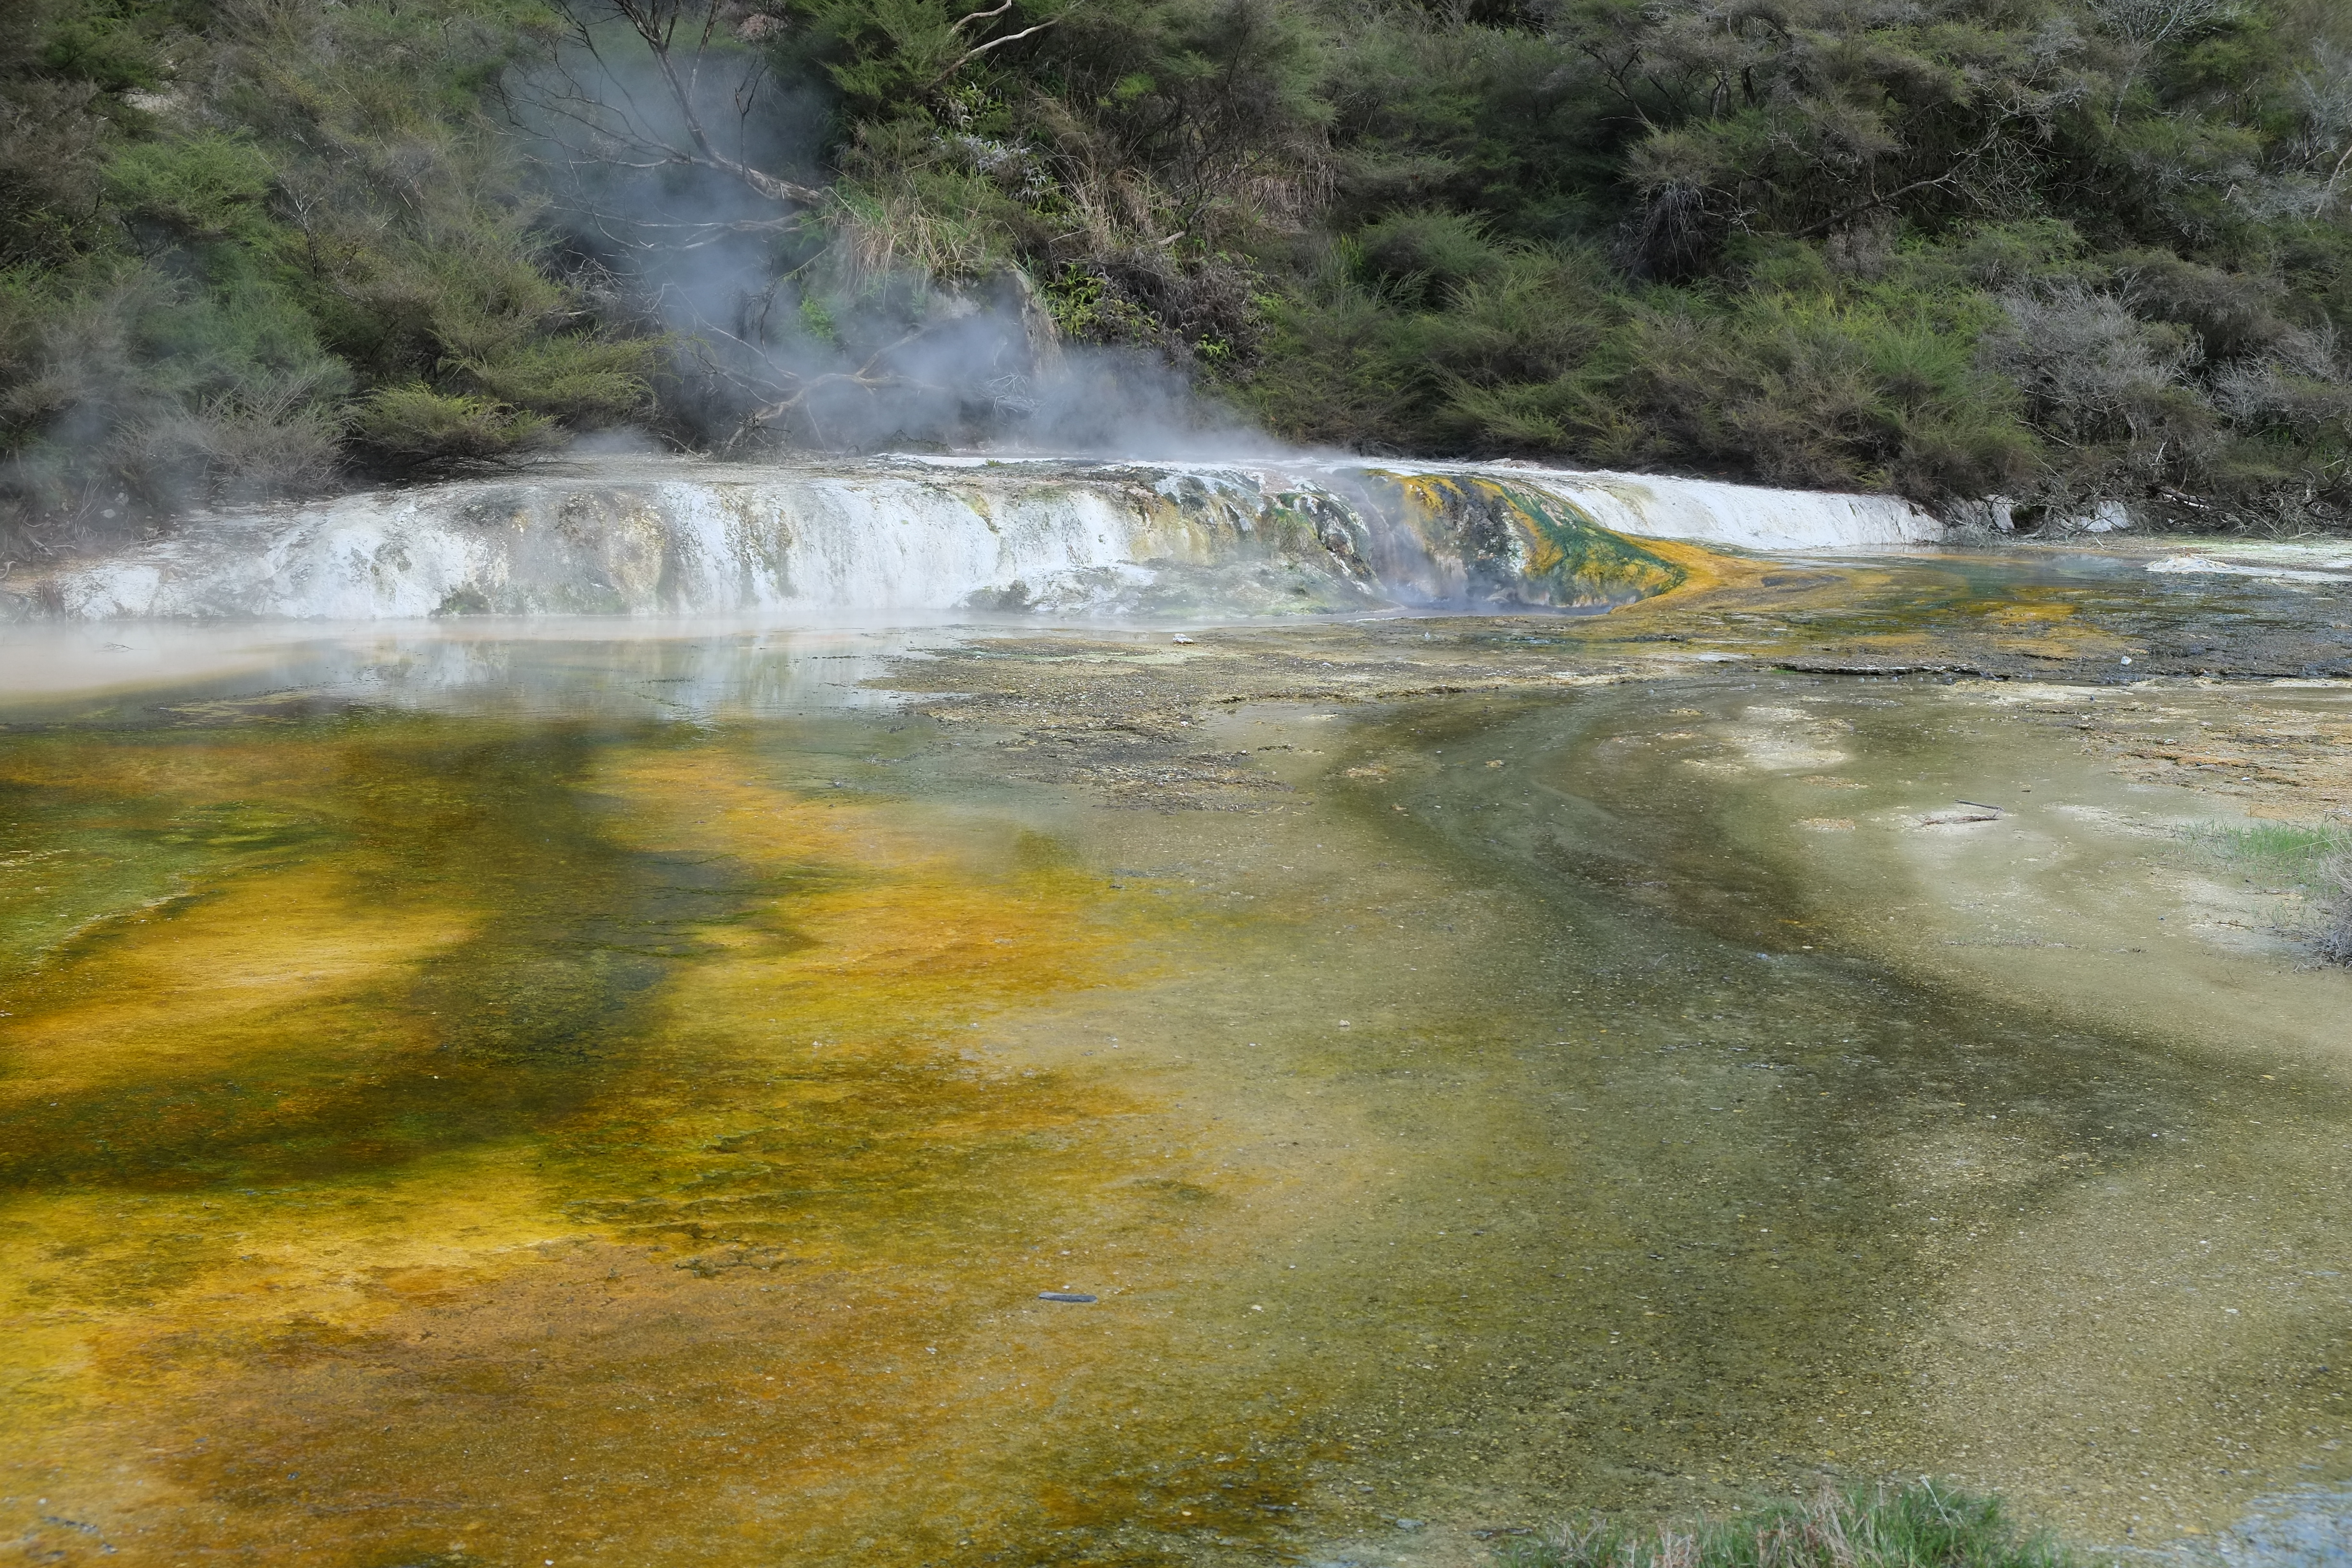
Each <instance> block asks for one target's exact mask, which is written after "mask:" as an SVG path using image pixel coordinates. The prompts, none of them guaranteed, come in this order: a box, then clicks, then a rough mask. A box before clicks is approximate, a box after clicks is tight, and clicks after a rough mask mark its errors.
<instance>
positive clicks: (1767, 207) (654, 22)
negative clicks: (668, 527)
mask: <svg viewBox="0 0 2352 1568" xmlns="http://www.w3.org/2000/svg"><path fill="white" fill-rule="evenodd" d="M2347 323H2352V14H2347V13H2345V12H2344V11H2343V10H2342V8H2341V7H2340V6H2338V5H2333V4H2331V3H2329V0H173V3H171V4H154V3H151V0H0V447H5V450H0V540H5V545H0V555H5V556H7V557H9V558H12V559H17V560H22V559H26V558H27V557H31V556H37V555H38V554H40V553H42V552H47V551H54V550H58V549H63V548H67V547H69V546H71V545H74V544H77V543H82V542H94V541H96V540H100V539H103V538H105V537H108V536H110V534H111V533H114V532H119V531H127V530H131V529H135V528H139V527H144V526H148V525H150V524H152V522H153V521H155V520H157V519H159V518H161V517H163V516H164V515H166V514H168V513H169V512H171V511H172V510H175V509H179V508H184V507H186V506H189V505H192V504H202V503H223V502H234V501H236V500H241V499H247V498H250V497H255V496H260V495H265V494H283V493H288V492H289V491H299V490H301V489H305V488H310V487H320V486H328V485H333V484H339V483H348V482H352V480H353V479H359V478H367V477H380V476H386V475H409V474H426V473H437V472H448V471H452V470H462V469H465V468H469V467H480V466H483V465H488V464H495V463H499V462H503V461H509V460H512V459H513V458H517V457H519V456H521V455H525V454H529V453H531V452H534V451H538V450H542V449H545V448H547V447H550V446H551V445H553V444H556V443H558V442H561V441H562V440H564V439H566V438H568V437H571V436H572V435H574V434H576V433H579V432H583V431H593V430H597V429H601V428H605V427H610V426H631V427H637V428H644V429H649V430H652V431H655V432H656V433H657V434H659V435H660V436H662V437H665V438H667V439H668V440H671V441H673V442H677V443H680V444H688V445H702V446H709V447H729V448H731V449H736V450H742V449H746V448H747V447H757V446H760V445H762V444H767V443H777V442H781V443H788V444H790V443H798V444H835V445H841V444H846V445H861V444H874V443H878V442H883V441H891V440H965V439H972V438H977V437H1000V438H1008V437H1009V438H1018V437H1019V435H1020V433H1021V432H1022V431H1023V430H1024V429H1026V430H1029V431H1031V432H1033V433H1037V434H1038V435H1039V436H1040V438H1045V439H1057V438H1071V437H1072V435H1073V432H1076V434H1077V435H1092V436H1095V437H1099V438H1103V439H1110V440H1116V439H1118V435H1119V431H1118V427H1117V419H1118V417H1129V418H1143V417H1147V416H1151V417H1157V416H1161V415H1165V414H1167V413H1168V407H1167V405H1165V404H1164V402H1163V404H1162V405H1159V408H1158V413H1157V414H1154V413H1153V411H1152V407H1151V405H1149V404H1148V402H1130V403H1124V404H1122V403H1118V402H1116V401H1114V400H1111V399H1110V398H1108V396H1107V395H1106V394H1107V391H1108V385H1107V377H1108V378H1110V379H1117V380H1120V381H1124V382H1126V383H1128V384H1129V386H1130V387H1131V386H1132V385H1133V384H1136V383H1137V382H1139V381H1148V380H1150V377H1148V376H1146V375H1144V374H1143V373H1142V372H1141V371H1140V370H1119V371H1117V372H1116V373H1113V372H1110V371H1107V370H1106V369H1105V366H1104V364H1103V363H1101V362H1090V361H1088V360H1087V357H1086V355H1085V353H1084V351H1083V348H1082V345H1086V344H1090V343H1091V344H1099V345H1104V346H1106V347H1123V348H1126V349H1128V350H1130V351H1138V352H1139V353H1140V354H1141V355H1142V356H1144V358H1145V359H1146V360H1148V361H1149V362H1150V363H1156V364H1158V365H1160V366H1162V367H1165V369H1166V373H1167V374H1168V376H1169V377H1171V378H1172V379H1173V380H1174V381H1184V382H1189V383H1191V384H1192V385H1193V386H1194V387H1195V388H1197V389H1199V390H1200V391H1201V392H1202V393H1203V394H1204V395H1207V396H1208V397H1209V398H1212V399H1214V400H1222V401H1223V403H1225V404H1226V405H1231V406H1233V407H1234V408H1237V409H1239V410H1242V411H1245V412H1246V413H1247V414H1248V415H1249V416H1253V417H1255V419H1257V420H1258V421H1260V422H1262V423H1263V424H1264V425H1265V426H1266V427H1267V428H1269V429H1271V430H1273V431H1275V432H1276V433H1278V434H1279V435H1282V436H1284V437H1289V438H1292V439H1296V440H1302V441H1311V442H1318V443H1327V444H1331V445H1337V446H1343V447H1353V448H1356V449H1359V450H1364V451H1369V452H1375V453H1380V452H1399V453H1430V454H1438V453H1445V454H1455V453H1459V454H1494V455H1519V456H1530V457H1549V458H1561V459H1567V460H1573V461H1579V462H1589V463H1596V464H1606V465H1612V466H1621V467H1634V468H1665V469H1680V470H1687V471H1698V472H1706V473H1711V474H1717V475H1723V476H1728V477H1736V478H1747V479H1760V480H1765V481H1769V482H1775V483H1782V484H1793V485H1817V486H1839V487H1866V488H1888V489H1898V490H1901V491H1903V492H1904V493H1906V494H1909V495H1912V496H1915V497H1916V498H1918V499H1920V500H1925V501H1927V502H1930V503H1934V504H1940V505H1949V504H1952V503H1955V502H1958V501H1960V500H1966V499H1968V498H1974V497H1981V496H1985V495H1990V494H2001V495H2006V496H2009V497H2011V498H2014V499H2015V500H2017V502H2018V503H2020V505H2021V507H2022V508H2023V509H2024V511H2023V515H2025V516H2026V517H2028V518H2031V517H2032V516H2033V515H2035V511H2036V509H2040V510H2043V511H2050V512H2053V513H2055V514H2057V515H2062V516H2063V515H2066V514H2068V513H2069V512H2071V511H2073V510H2078V509H2080V508H2082V507H2083V506H2084V505H2085V504H2087V503H2089V502H2091V501H2094V500H2102V499H2122V500H2126V501H2128V502H2129V503H2131V504H2132V505H2133V506H2134V507H2135V508H2136V509H2137V510H2139V511H2140V512H2141V513H2142V514H2143V515H2144V516H2146V517H2148V518H2150V519H2152V520H2161V519H2170V520H2173V521H2202V522H2206V523H2210V524H2215V525H2226V526H2241V527H2244V526H2272V527H2275V526H2287V527H2294V526H2309V525H2316V526H2325V527H2342V526H2347V522H2352V342H2347V341H2345V339H2344V338H2343V337H2342V336H2341V335H2340V332H2341V328H2342V327H2343V326H2344V325H2345V324H2347ZM1057 344H1060V345H1069V346H1068V347H1067V348H1057V346H1056V345H1057ZM1133 363H1142V362H1140V361H1139V362H1133ZM1073 389H1075V390H1073ZM1163 390H1164V389H1163ZM1107 410H1108V411H1111V412H1110V413H1109V414H1108V415H1107V414H1106V411H1107ZM1081 414H1083V415H1089V416H1092V418H1093V421H1094V423H1093V426H1092V427H1091V428H1090V429H1089V428H1087V426H1086V424H1085V422H1084V420H1083V419H1078V418H1077V416H1079V415H1081ZM1074 419H1076V420H1077V422H1076V423H1075V424H1074V423H1073V420H1074ZM1107 419H1108V423H1106V420H1107Z"/></svg>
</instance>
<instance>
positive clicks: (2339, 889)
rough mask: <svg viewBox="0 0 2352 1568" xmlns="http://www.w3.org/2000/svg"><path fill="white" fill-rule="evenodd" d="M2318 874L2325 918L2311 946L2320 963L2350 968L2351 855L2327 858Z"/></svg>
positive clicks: (2351, 953)
mask: <svg viewBox="0 0 2352 1568" xmlns="http://www.w3.org/2000/svg"><path fill="white" fill-rule="evenodd" d="M2320 874H2321V877H2322V879H2323V881H2322V887H2323V891H2322V893H2321V897H2322V898H2323V899H2325V900H2326V909H2327V918H2326V923H2325V924H2323V925H2322V926H2321V927H2320V928H2319V940H2318V941H2317V942H2315V943H2314V944H2313V947H2314V949H2315V951H2316V952H2318V954H2319V958H2320V962H2322V963H2340V964H2343V965H2345V966H2347V968H2352V854H2346V855H2336V856H2334V857H2332V858H2329V859H2328V861H2327V862H2326V865H2325V866H2324V867H2323V868H2321V873H2320Z"/></svg>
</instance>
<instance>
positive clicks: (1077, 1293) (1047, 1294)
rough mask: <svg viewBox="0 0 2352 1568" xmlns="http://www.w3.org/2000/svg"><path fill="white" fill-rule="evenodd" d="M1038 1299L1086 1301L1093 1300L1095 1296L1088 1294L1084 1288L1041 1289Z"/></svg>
mask: <svg viewBox="0 0 2352 1568" xmlns="http://www.w3.org/2000/svg"><path fill="white" fill-rule="evenodd" d="M1037 1300H1040V1301H1076V1302H1080V1303H1084V1302H1089V1301H1092V1300H1094V1298H1093V1297H1092V1296H1089V1295H1087V1294H1086V1293H1085V1292H1084V1291H1082V1290H1040V1291H1038V1292H1037Z"/></svg>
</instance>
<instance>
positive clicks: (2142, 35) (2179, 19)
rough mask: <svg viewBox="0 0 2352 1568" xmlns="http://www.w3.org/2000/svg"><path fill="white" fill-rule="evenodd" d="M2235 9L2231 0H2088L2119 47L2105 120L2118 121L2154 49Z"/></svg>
mask: <svg viewBox="0 0 2352 1568" xmlns="http://www.w3.org/2000/svg"><path fill="white" fill-rule="evenodd" d="M2236 9H2237V6H2236V3H2235V0H2092V3H2091V14H2092V15H2093V16H2096V17H2097V18H2098V19H2099V24H2100V26H2103V27H2105V29H2106V30H2107V31H2108V32H2109V33H2112V34H2113V35H2115V37H2116V40H2117V41H2118V42H2119V43H2120V44H2121V45H2122V47H2123V57H2124V63H2123V69H2122V70H2121V71H2120V72H2119V73H2117V76H2116V100H2115V105H2114V107H2113V108H2112V109H2111V110H2109V111H2108V115H2107V122H2108V123H2109V124H2110V125H2114V124H2119V123H2121V122H2122V120H2123V117H2124V99H2125V98H2126V96H2127V95H2128V94H2129V93H2130V92H2131V89H2132V83H2134V82H2136V81H2137V80H2138V79H2139V74H2140V72H2141V71H2143V70H2145V69H2147V62H2148V59H2149V57H2151V56H2153V55H2154V54H2155V53H2156V51H2157V50H2158V49H2159V48H2161V47H2164V46H2165V45H2166V44H2168V43H2171V42H2173V41H2174V40H2176V39H2179V38H2183V37H2188V36H2189V34H2190V33H2193V32H2195V31H2196V30H2197V29H2198V28H2200V27H2201V26H2205V25H2206V24H2208V23H2210V22H2217V21H2220V20H2221V18H2223V17H2225V16H2229V15H2230V14H2231V13H2232V12H2233V11H2235V10H2236Z"/></svg>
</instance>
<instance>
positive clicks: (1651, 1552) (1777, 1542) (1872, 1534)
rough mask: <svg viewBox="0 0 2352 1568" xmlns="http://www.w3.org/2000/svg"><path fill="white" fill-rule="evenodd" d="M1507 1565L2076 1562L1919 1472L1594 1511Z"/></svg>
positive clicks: (2012, 1565)
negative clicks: (1647, 1513) (1652, 1513)
mask: <svg viewBox="0 0 2352 1568" xmlns="http://www.w3.org/2000/svg"><path fill="white" fill-rule="evenodd" d="M1504 1561H1505V1562H1506V1563H1508V1564H1509V1568H2077V1564H2078V1563H2079V1560H2078V1559H2077V1558H2076V1557H2075V1556H2074V1553H2072V1552H2069V1551H2068V1550H2067V1549H2066V1548H2064V1547H2063V1546H2060V1545H2059V1544H2058V1543H2057V1542H2055V1541H2054V1540H2053V1538H2052V1537H2051V1536H2050V1535H2049V1534H2047V1533H2046V1532H2043V1531H2029V1530H2027V1529H2025V1528H2024V1527H2022V1526H2021V1525H2020V1524H2018V1523H2017V1522H2016V1521H2013V1520H2011V1518H2010V1517H2009V1514H2008V1512H2007V1511H2006V1510H2004V1509H2003V1507H2002V1506H2001V1503H2000V1500H1999V1499H1997V1498H1990V1497H1983V1496H1979V1495H1977V1494H1975V1493H1970V1492H1964V1491H1959V1490H1957V1489H1952V1488H1949V1487H1946V1486H1943V1485H1940V1484H1938V1483H1937V1482H1934V1481H1929V1480H1927V1479H1921V1480H1919V1481H1917V1482H1915V1483H1911V1484H1908V1485H1904V1486H1900V1487H1872V1488H1866V1489H1851V1490H1845V1491H1838V1490H1833V1489H1823V1490H1822V1492H1821V1493H1820V1494H1819V1495H1817V1496H1815V1497H1814V1498H1813V1499H1812V1500H1810V1501H1805V1502H1787V1503H1780V1504H1776V1505H1771V1506H1768V1507H1767V1508H1765V1509H1763V1510H1760V1511H1759V1512H1756V1513H1752V1514H1747V1515H1743V1516H1742V1517H1740V1518H1738V1519H1736V1520H1724V1519H1706V1520H1696V1521H1684V1522H1680V1523H1668V1524H1664V1525H1659V1526H1656V1527H1654V1528H1638V1527H1629V1526H1627V1525H1624V1524H1622V1523H1620V1522H1618V1521H1614V1520H1611V1519H1608V1518H1605V1517H1602V1516H1601V1515H1598V1514H1587V1515H1583V1516H1580V1517H1579V1518H1576V1519H1572V1520H1570V1521H1568V1522H1566V1523H1564V1524H1561V1525H1559V1526H1558V1527H1557V1528H1555V1529H1554V1530H1552V1531H1549V1532H1548V1533H1547V1534H1545V1535H1543V1536H1540V1537H1538V1538H1536V1539H1534V1540H1531V1541H1522V1542H1514V1543H1513V1545H1512V1546H1511V1547H1510V1548H1509V1549H1507V1551H1506V1552H1505V1553H1504Z"/></svg>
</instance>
